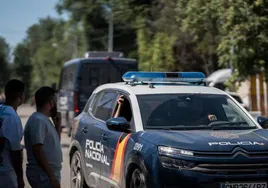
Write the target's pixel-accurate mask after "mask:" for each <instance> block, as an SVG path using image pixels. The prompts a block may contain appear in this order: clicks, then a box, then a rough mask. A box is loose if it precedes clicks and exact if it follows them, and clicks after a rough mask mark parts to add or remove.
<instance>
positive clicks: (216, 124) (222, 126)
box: [208, 121, 256, 130]
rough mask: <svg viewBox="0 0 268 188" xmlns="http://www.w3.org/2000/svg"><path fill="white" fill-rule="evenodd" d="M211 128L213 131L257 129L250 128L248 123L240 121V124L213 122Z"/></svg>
mask: <svg viewBox="0 0 268 188" xmlns="http://www.w3.org/2000/svg"><path fill="white" fill-rule="evenodd" d="M245 125H246V126H245ZM208 126H209V127H211V128H212V129H213V130H216V129H230V128H231V129H237V130H240V129H256V127H255V126H254V127H251V126H248V124H247V122H245V121H239V122H221V121H218V122H212V123H210V124H209V125H208Z"/></svg>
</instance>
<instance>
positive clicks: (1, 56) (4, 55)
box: [0, 37, 11, 92]
mask: <svg viewBox="0 0 268 188" xmlns="http://www.w3.org/2000/svg"><path fill="white" fill-rule="evenodd" d="M9 52H10V48H9V45H8V44H7V42H6V41H5V39H4V38H2V37H0V67H1V69H0V92H1V91H3V88H4V86H5V84H6V82H7V81H8V80H9V79H10V73H11V72H10V64H9Z"/></svg>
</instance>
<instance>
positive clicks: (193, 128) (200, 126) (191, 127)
mask: <svg viewBox="0 0 268 188" xmlns="http://www.w3.org/2000/svg"><path fill="white" fill-rule="evenodd" d="M146 129H157V130H202V129H210V127H208V126H206V125H199V126H191V125H183V126H182V125H179V126H161V127H160V126H147V127H146Z"/></svg>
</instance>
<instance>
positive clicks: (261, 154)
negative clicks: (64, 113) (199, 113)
mask: <svg viewBox="0 0 268 188" xmlns="http://www.w3.org/2000/svg"><path fill="white" fill-rule="evenodd" d="M240 154H242V155H244V156H247V157H249V158H251V159H252V158H268V151H247V150H245V149H243V148H240V147H236V148H234V149H233V150H232V151H230V152H219V151H217V152H195V153H194V155H195V157H202V158H215V157H217V158H233V157H235V156H237V155H240Z"/></svg>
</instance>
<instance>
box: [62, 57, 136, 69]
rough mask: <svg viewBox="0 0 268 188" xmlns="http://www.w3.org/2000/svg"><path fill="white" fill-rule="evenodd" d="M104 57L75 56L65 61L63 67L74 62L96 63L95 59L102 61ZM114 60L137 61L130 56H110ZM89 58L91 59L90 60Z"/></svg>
mask: <svg viewBox="0 0 268 188" xmlns="http://www.w3.org/2000/svg"><path fill="white" fill-rule="evenodd" d="M105 59H106V57H88V58H76V59H72V60H69V61H67V62H65V63H64V65H63V66H64V67H67V66H69V65H72V64H76V63H79V62H85V63H93V62H94V63H96V62H97V61H101V62H103V60H105ZM112 59H113V60H114V61H115V62H117V61H119V62H124V63H137V60H136V59H130V58H121V57H119V58H112ZM90 60H91V61H90Z"/></svg>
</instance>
